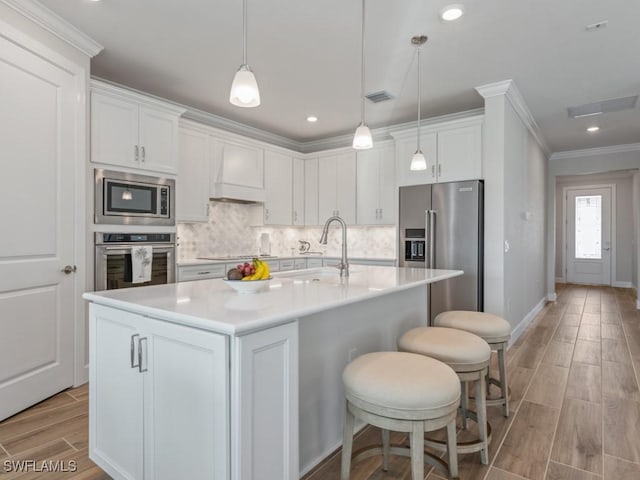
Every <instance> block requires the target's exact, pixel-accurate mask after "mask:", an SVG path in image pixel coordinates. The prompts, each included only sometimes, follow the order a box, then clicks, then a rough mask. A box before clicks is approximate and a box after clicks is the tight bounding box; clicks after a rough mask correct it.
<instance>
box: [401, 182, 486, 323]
mask: <svg viewBox="0 0 640 480" xmlns="http://www.w3.org/2000/svg"><path fill="white" fill-rule="evenodd" d="M483 200H484V184H483V182H482V180H472V181H465V182H451V183H435V184H433V185H412V186H408V187H400V202H399V207H400V215H399V217H398V218H399V219H400V225H399V230H400V232H399V242H400V245H399V248H398V252H399V256H400V266H401V267H420V268H443V269H450V270H464V275H462V276H460V277H456V278H452V279H449V280H444V281H442V282H437V283H434V284H432V285H431V286H430V292H429V298H430V303H431V312H430V319H433V318H434V317H435V316H436V315H437V314H438V313H440V312H444V311H448V310H474V311H479V312H481V311H483V296H484V290H483V275H484V269H483V263H484V260H483V253H484V245H483V238H484V226H483V216H484V202H483Z"/></svg>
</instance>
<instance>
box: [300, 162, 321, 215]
mask: <svg viewBox="0 0 640 480" xmlns="http://www.w3.org/2000/svg"><path fill="white" fill-rule="evenodd" d="M319 223H320V221H319V220H318V159H317V158H309V159H307V160H305V162H304V224H305V225H318V224H319Z"/></svg>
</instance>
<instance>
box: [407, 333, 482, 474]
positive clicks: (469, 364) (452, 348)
mask: <svg viewBox="0 0 640 480" xmlns="http://www.w3.org/2000/svg"><path fill="white" fill-rule="evenodd" d="M398 350H401V351H404V352H412V353H419V354H420V355H426V356H427V357H431V358H435V359H436V360H440V361H441V362H444V363H446V364H447V365H449V366H450V367H451V368H453V370H454V371H455V372H456V373H457V374H458V377H459V379H460V384H461V386H462V394H461V397H460V400H461V402H460V408H461V411H462V421H463V427H464V428H466V419H467V418H471V419H472V420H475V421H476V422H477V424H478V433H479V438H478V440H476V441H473V442H466V443H458V452H459V453H469V452H477V451H479V452H480V458H481V460H482V463H483V464H485V465H486V464H488V463H489V437H490V433H491V429H490V426H488V424H487V406H486V390H487V389H486V383H485V377H486V375H487V373H488V371H489V361H490V360H491V348H489V345H488V344H487V342H485V341H484V340H483V339H482V338H480V337H478V336H477V335H474V334H472V333H469V332H465V331H462V330H454V329H453V328H441V327H418V328H414V329H411V330H409V331H408V332H406V333H405V334H404V335H402V337H400V340H399V341H398ZM471 381H476V399H477V400H476V410H477V412H476V414H475V415H474V414H473V412H470V411H469V410H468V409H467V382H471ZM426 444H427V445H428V446H430V447H432V448H436V449H439V450H442V449H443V445H442V442H436V441H431V440H429V441H427V442H426Z"/></svg>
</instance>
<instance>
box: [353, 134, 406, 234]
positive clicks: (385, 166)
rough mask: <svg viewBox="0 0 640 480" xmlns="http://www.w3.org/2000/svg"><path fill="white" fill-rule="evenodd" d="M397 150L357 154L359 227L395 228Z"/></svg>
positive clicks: (381, 148) (390, 147)
mask: <svg viewBox="0 0 640 480" xmlns="http://www.w3.org/2000/svg"><path fill="white" fill-rule="evenodd" d="M394 151H395V148H394V146H393V145H392V144H389V145H383V146H379V147H374V148H373V149H371V150H362V151H359V152H358V153H357V175H356V178H357V186H356V192H357V194H356V207H357V212H356V219H357V222H358V224H359V225H393V224H395V222H396V218H397V213H396V210H397V206H396V205H397V202H396V191H397V190H396V182H395V168H396V167H395V155H394Z"/></svg>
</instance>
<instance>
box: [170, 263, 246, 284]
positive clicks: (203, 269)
mask: <svg viewBox="0 0 640 480" xmlns="http://www.w3.org/2000/svg"><path fill="white" fill-rule="evenodd" d="M236 265H237V263H236V264H234V265H233V266H229V265H225V264H224V263H211V264H202V265H178V282H190V281H192V280H207V279H209V278H223V277H224V276H226V274H227V271H228V270H229V269H231V268H235V267H236Z"/></svg>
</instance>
